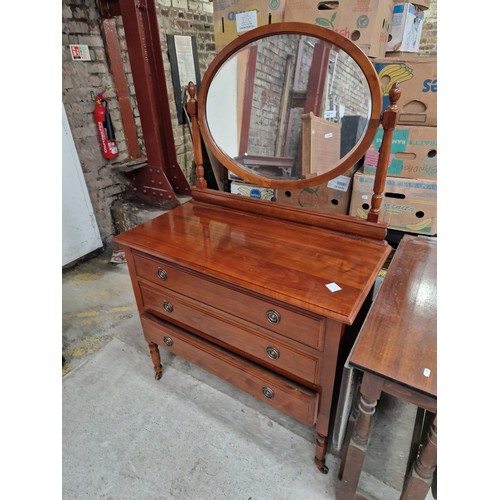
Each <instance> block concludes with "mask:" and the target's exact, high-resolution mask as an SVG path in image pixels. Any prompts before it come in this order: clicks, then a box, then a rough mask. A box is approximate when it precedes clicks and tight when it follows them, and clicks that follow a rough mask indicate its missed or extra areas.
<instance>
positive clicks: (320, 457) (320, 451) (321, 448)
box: [314, 432, 329, 474]
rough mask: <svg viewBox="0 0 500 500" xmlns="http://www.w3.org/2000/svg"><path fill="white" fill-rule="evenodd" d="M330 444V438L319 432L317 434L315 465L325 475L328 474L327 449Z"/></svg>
mask: <svg viewBox="0 0 500 500" xmlns="http://www.w3.org/2000/svg"><path fill="white" fill-rule="evenodd" d="M327 444H328V436H323V435H322V434H320V433H319V432H318V433H316V456H315V457H314V463H315V464H316V467H317V468H318V469H319V470H320V472H322V473H323V474H328V470H329V469H328V467H327V466H326V465H325V457H326V447H327Z"/></svg>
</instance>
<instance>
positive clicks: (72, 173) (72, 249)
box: [62, 105, 102, 266]
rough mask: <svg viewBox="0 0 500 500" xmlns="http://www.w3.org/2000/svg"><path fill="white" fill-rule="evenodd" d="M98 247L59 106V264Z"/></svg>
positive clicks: (85, 192) (91, 213)
mask: <svg viewBox="0 0 500 500" xmlns="http://www.w3.org/2000/svg"><path fill="white" fill-rule="evenodd" d="M101 247H102V240H101V236H100V234H99V229H98V227H97V222H96V219H95V215H94V210H93V208H92V204H91V203H90V197H89V192H88V190H87V185H86V184H85V179H84V177H83V172H82V167H81V165H80V160H79V159H78V154H77V152H76V148H75V143H74V141H73V136H72V134H71V129H70V128H69V123H68V118H67V116H66V110H65V109H64V105H63V106H62V265H63V266H65V265H66V264H69V263H70V262H73V261H75V260H77V259H79V258H81V257H84V256H85V255H87V254H88V253H90V252H92V251H94V250H97V249H98V248H101Z"/></svg>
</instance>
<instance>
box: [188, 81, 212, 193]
mask: <svg viewBox="0 0 500 500" xmlns="http://www.w3.org/2000/svg"><path fill="white" fill-rule="evenodd" d="M187 92H188V95H189V99H188V101H187V103H186V110H187V112H188V113H189V116H190V117H191V128H192V131H193V151H194V163H195V165H196V187H197V188H200V189H205V188H206V187H207V181H206V180H205V170H204V168H203V153H202V151H201V136H200V127H199V125H198V102H197V101H196V86H195V84H194V83H193V82H189V83H188V86H187Z"/></svg>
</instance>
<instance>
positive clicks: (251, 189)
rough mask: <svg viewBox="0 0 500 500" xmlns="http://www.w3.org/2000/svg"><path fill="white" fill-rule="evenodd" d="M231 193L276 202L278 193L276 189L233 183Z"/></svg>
mask: <svg viewBox="0 0 500 500" xmlns="http://www.w3.org/2000/svg"><path fill="white" fill-rule="evenodd" d="M231 193H233V194H239V195H242V196H248V197H250V198H256V199H257V200H268V201H271V200H274V199H275V198H276V193H275V190H274V189H271V188H265V187H261V186H255V185H254V184H246V183H243V182H234V181H231Z"/></svg>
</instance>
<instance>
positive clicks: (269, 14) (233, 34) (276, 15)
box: [213, 0, 285, 50]
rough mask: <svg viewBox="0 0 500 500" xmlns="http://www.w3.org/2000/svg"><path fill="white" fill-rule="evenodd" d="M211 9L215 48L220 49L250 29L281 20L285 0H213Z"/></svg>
mask: <svg viewBox="0 0 500 500" xmlns="http://www.w3.org/2000/svg"><path fill="white" fill-rule="evenodd" d="M213 9H214V35H215V48H216V50H220V49H221V48H223V47H225V46H226V45H227V44H228V43H229V42H232V41H233V40H234V39H235V38H237V37H238V36H239V35H241V34H242V33H245V32H246V31H249V30H250V29H253V28H257V27H258V26H264V25H265V24H273V23H281V22H283V19H284V13H285V0H279V1H277V0H214V2H213Z"/></svg>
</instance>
